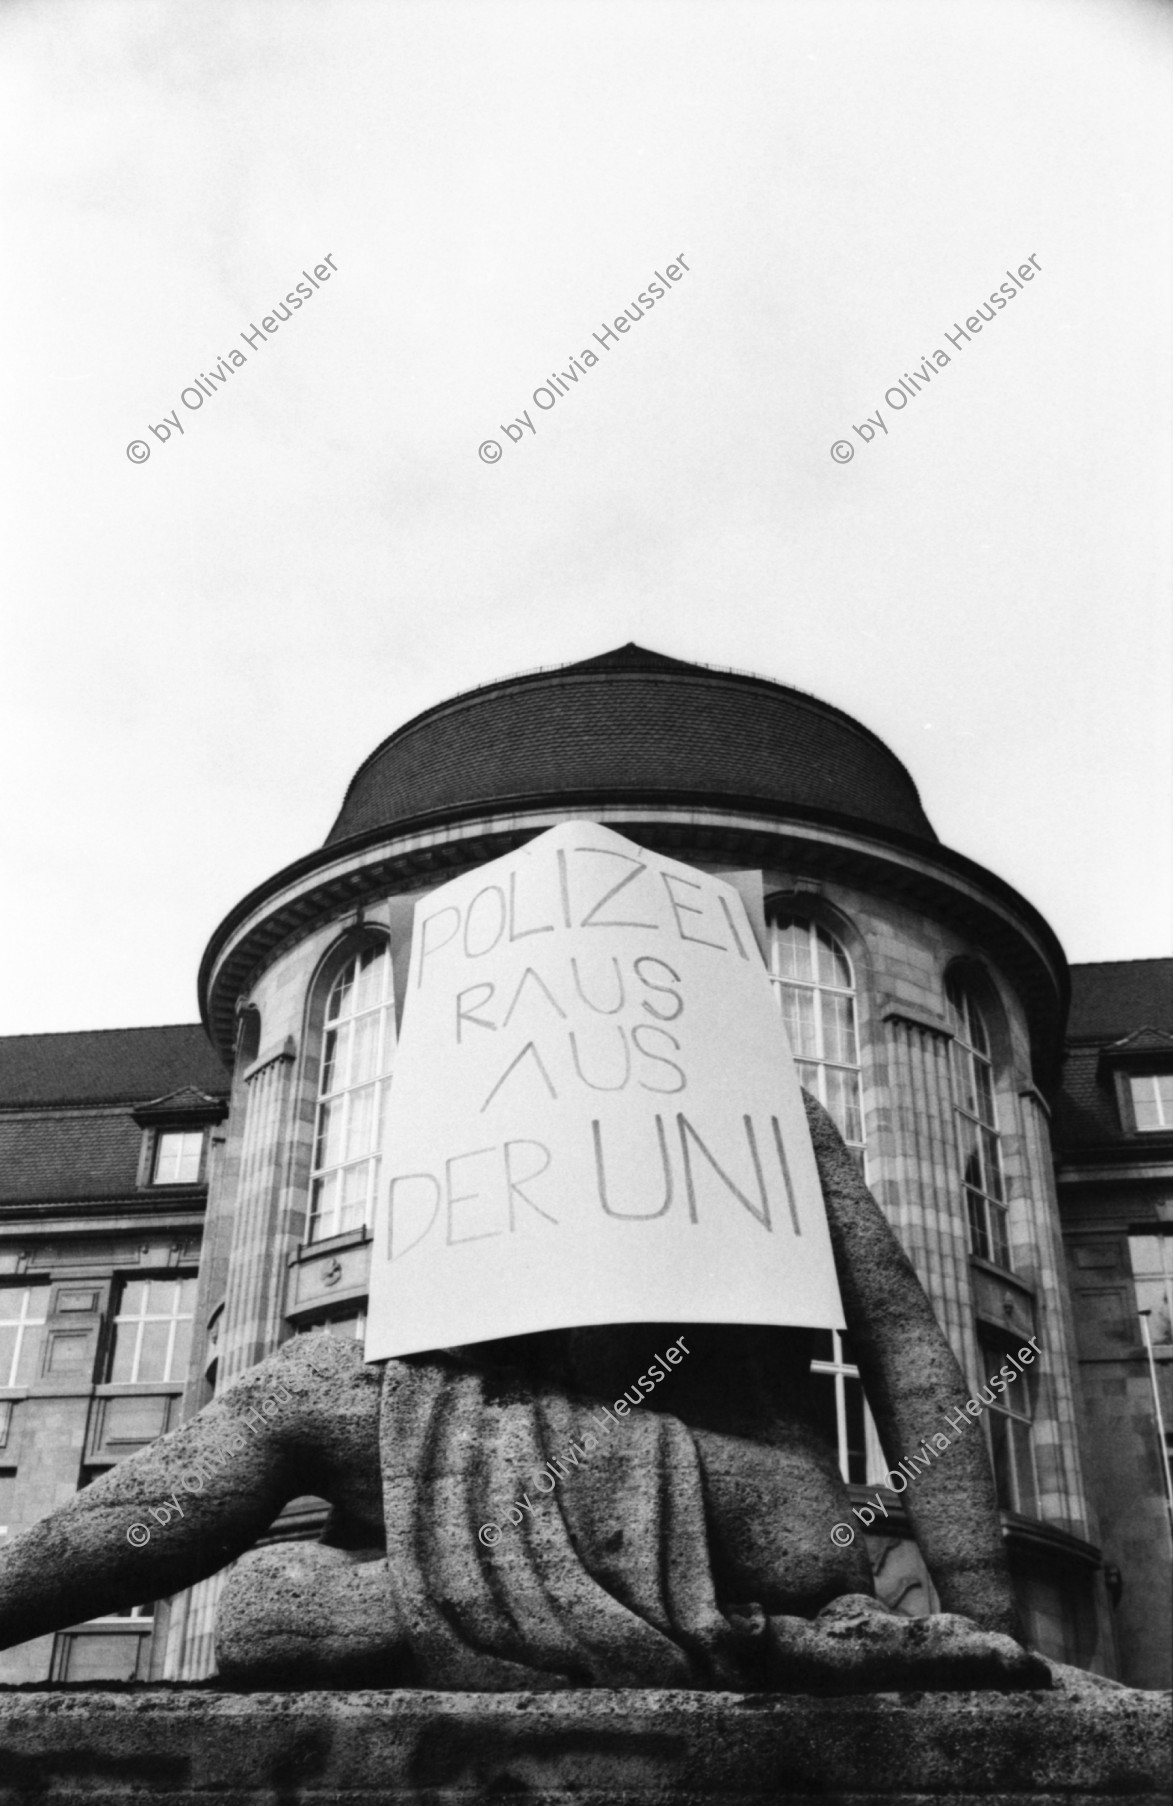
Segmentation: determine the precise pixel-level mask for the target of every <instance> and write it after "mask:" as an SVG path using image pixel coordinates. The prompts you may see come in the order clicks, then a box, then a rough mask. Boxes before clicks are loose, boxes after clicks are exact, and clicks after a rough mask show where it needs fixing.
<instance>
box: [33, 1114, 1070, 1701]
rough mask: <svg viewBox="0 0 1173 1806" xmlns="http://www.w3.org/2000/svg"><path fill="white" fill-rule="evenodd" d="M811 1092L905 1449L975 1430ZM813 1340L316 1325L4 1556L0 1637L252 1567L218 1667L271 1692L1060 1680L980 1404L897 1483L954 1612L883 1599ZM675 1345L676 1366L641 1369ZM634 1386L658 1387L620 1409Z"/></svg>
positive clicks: (849, 1296) (224, 1624)
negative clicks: (356, 1335)
mask: <svg viewBox="0 0 1173 1806" xmlns="http://www.w3.org/2000/svg"><path fill="white" fill-rule="evenodd" d="M806 1105H807V1114H808V1118H809V1121H810V1126H811V1132H812V1137H813V1141H814V1147H815V1153H816V1159H817V1163H818V1170H819V1177H820V1183H821V1185H822V1189H823V1194H824V1198H825V1201H826V1206H827V1212H828V1219H829V1223H830V1229H831V1236H832V1243H833V1247H834V1253H835V1261H836V1267H837V1270H838V1276H839V1284H840V1289H841V1293H842V1297H843V1302H844V1308H845V1312H846V1317H847V1323H848V1327H849V1331H850V1333H851V1336H852V1339H853V1345H854V1349H855V1352H856V1358H857V1360H858V1363H859V1367H860V1371H861V1375H862V1378H863V1382H864V1385H865V1388H866V1390H867V1394H868V1399H869V1402H870V1404H871V1407H872V1410H873V1413H874V1416H875V1418H876V1422H877V1427H878V1429H879V1432H880V1436H881V1439H882V1441H883V1444H884V1448H885V1450H886V1452H887V1455H888V1459H889V1460H890V1461H892V1463H893V1464H894V1465H895V1463H896V1462H898V1461H899V1460H900V1458H901V1457H902V1456H904V1455H907V1454H908V1453H910V1452H912V1451H915V1450H917V1449H918V1448H919V1447H920V1446H921V1444H922V1439H923V1438H925V1437H927V1436H929V1435H931V1434H932V1433H933V1432H934V1431H938V1430H939V1429H940V1426H941V1424H942V1421H943V1420H944V1419H945V1418H946V1415H947V1414H949V1413H952V1414H953V1415H954V1418H955V1419H957V1420H958V1421H961V1422H964V1421H965V1410H964V1407H965V1401H966V1398H967V1396H968V1390H967V1387H966V1384H965V1381H964V1378H963V1376H962V1373H961V1370H960V1368H959V1366H958V1364H957V1362H956V1360H955V1358H954V1356H953V1354H952V1352H951V1351H950V1349H949V1347H948V1344H947V1343H946V1341H945V1338H944V1336H943V1335H942V1333H941V1331H940V1329H939V1327H938V1325H937V1323H936V1320H935V1318H934V1316H933V1313H932V1309H931V1307H930V1305H929V1303H928V1300H927V1298H926V1297H925V1294H924V1292H923V1290H922V1288H921V1286H920V1283H919V1281H918V1280H917V1278H916V1276H915V1274H914V1272H913V1269H912V1267H911V1265H910V1263H909V1261H908V1260H907V1258H906V1256H905V1255H904V1253H903V1252H902V1250H901V1249H900V1247H899V1245H898V1243H897V1241H896V1238H895V1236H894V1235H893V1233H892V1231H891V1229H890V1228H889V1227H888V1224H887V1222H886V1220H885V1218H884V1216H883V1214H882V1213H881V1211H880V1209H879V1206H878V1205H877V1204H876V1202H875V1200H874V1199H873V1198H872V1196H871V1194H870V1192H869V1191H868V1190H867V1188H866V1186H865V1185H864V1183H863V1181H862V1179H861V1178H860V1176H859V1174H858V1172H857V1170H856V1167H855V1165H854V1163H853V1161H852V1159H851V1157H850V1155H849V1154H848V1152H847V1150H846V1148H845V1147H844V1145H843V1143H842V1141H841V1139H840V1137H839V1135H838V1132H837V1131H836V1129H835V1127H834V1125H833V1123H832V1122H831V1120H830V1118H829V1116H828V1115H827V1113H826V1111H825V1110H823V1109H822V1107H821V1106H820V1105H819V1104H817V1103H816V1102H815V1101H814V1100H813V1099H811V1098H809V1097H807V1099H806ZM810 1336H811V1332H809V1331H805V1330H778V1329H764V1328H751V1327H746V1328H731V1327H723V1326H715V1325H708V1326H706V1325H693V1326H691V1327H690V1326H688V1325H683V1324H681V1325H671V1326H665V1325H663V1324H646V1325H630V1324H628V1325H622V1326H618V1327H608V1328H595V1329H582V1330H568V1331H560V1332H550V1333H547V1334H544V1335H536V1336H528V1337H523V1338H517V1339H516V1340H514V1341H512V1342H510V1343H495V1344H479V1345H475V1346H472V1347H469V1348H466V1349H452V1350H446V1351H442V1352H439V1353H436V1354H432V1355H426V1356H423V1355H421V1356H412V1357H408V1358H405V1359H401V1360H393V1361H387V1362H385V1363H382V1364H370V1365H367V1364H364V1362H363V1360H362V1355H361V1351H360V1349H359V1348H358V1347H357V1345H355V1344H350V1343H347V1342H344V1341H342V1340H340V1339H338V1338H335V1337H330V1336H322V1335H317V1336H301V1337H296V1338H294V1339H293V1340H291V1341H290V1342H288V1343H286V1344H285V1345H284V1346H283V1347H282V1348H281V1349H280V1350H279V1351H278V1352H277V1353H276V1354H275V1355H274V1356H272V1357H271V1358H270V1359H269V1360H267V1361H265V1362H263V1363H261V1364H260V1365H259V1366H257V1367H255V1368H253V1369H252V1370H251V1371H250V1372H249V1373H247V1374H245V1375H244V1376H243V1377H242V1378H241V1379H239V1380H238V1381H237V1382H236V1383H235V1384H234V1385H232V1386H231V1387H229V1388H228V1389H227V1390H226V1391H225V1392H224V1394H223V1396H222V1397H220V1398H218V1399H217V1400H215V1401H214V1402H213V1403H212V1404H210V1405H209V1406H208V1407H207V1408H206V1409H205V1410H203V1411H202V1412H201V1413H200V1414H199V1416H198V1417H196V1418H195V1419H193V1420H192V1421H190V1422H188V1423H186V1424H183V1425H182V1426H180V1427H179V1428H178V1429H176V1430H173V1431H172V1432H170V1433H169V1434H168V1435H166V1436H164V1437H162V1438H160V1439H159V1441H157V1442H156V1443H154V1444H152V1445H151V1446H150V1447H149V1448H147V1449H144V1450H143V1451H141V1452H140V1453H139V1454H137V1455H134V1456H132V1457H131V1458H129V1459H128V1460H126V1461H124V1462H123V1463H122V1464H121V1465H120V1466H119V1467H117V1468H115V1469H113V1470H112V1471H111V1472H110V1473H108V1474H106V1475H105V1476H103V1477H102V1478H101V1479H99V1480H97V1481H95V1482H94V1483H93V1484H92V1485H91V1486H89V1487H87V1488H85V1489H84V1490H83V1491H82V1492H80V1493H78V1494H77V1496H76V1497H75V1498H74V1499H72V1500H70V1502H69V1503H68V1504H67V1505H66V1506H64V1507H63V1508H62V1509H60V1510H59V1511H57V1512H55V1513H53V1514H52V1515H51V1516H49V1517H47V1518H46V1519H44V1520H43V1521H42V1522H41V1523H39V1524H38V1525H36V1526H35V1527H34V1528H33V1529H31V1530H30V1531H28V1532H27V1534H26V1535H24V1536H23V1537H21V1538H20V1539H19V1540H18V1541H17V1542H16V1543H15V1544H14V1545H13V1546H12V1547H11V1548H10V1549H9V1550H8V1552H7V1553H6V1554H5V1555H4V1557H3V1558H2V1560H0V1643H2V1644H4V1645H7V1644H11V1643H16V1642H22V1641H25V1640H26V1639H28V1638H31V1637H34V1636H38V1635H40V1634H42V1633H44V1632H47V1631H51V1630H55V1629H59V1628H62V1627H64V1626H65V1625H68V1624H73V1623H77V1622H79V1621H81V1620H84V1619H86V1618H89V1617H93V1616H97V1615H99V1614H101V1613H104V1612H109V1611H112V1610H117V1609H120V1608H124V1607H126V1606H128V1605H131V1604H133V1603H135V1602H137V1601H139V1600H142V1599H148V1598H158V1597H161V1596H163V1595H166V1594H169V1593H173V1592H176V1591H179V1590H180V1589H182V1588H184V1587H188V1586H191V1585H193V1584H194V1583H195V1582H196V1581H198V1580H200V1579H202V1578H204V1577H206V1576H208V1575H210V1574H213V1573H215V1572H217V1571H218V1570H219V1569H221V1568H223V1567H224V1566H225V1565H226V1564H228V1563H230V1562H235V1563H236V1567H235V1568H234V1570H233V1573H232V1575H231V1576H230V1578H229V1581H228V1583H227V1586H226V1588H225V1592H224V1595H223V1597H222V1600H221V1605H220V1611H219V1617H218V1626H217V1651H218V1660H219V1665H220V1671H221V1674H222V1675H223V1676H224V1677H225V1678H226V1679H235V1680H238V1681H242V1682H248V1683H250V1684H256V1685H261V1684H266V1683H270V1682H283V1683H289V1682H293V1683H296V1684H303V1685H307V1686H309V1685H320V1684H327V1685H330V1684H333V1685H340V1684H342V1685H376V1686H380V1685H381V1686H399V1685H406V1686H423V1687H434V1688H463V1689H470V1690H477V1689H482V1690H489V1691H498V1690H508V1689H514V1688H519V1689H520V1688H525V1689H532V1688H559V1687H575V1686H579V1687H581V1686H604V1687H615V1686H627V1687H694V1688H695V1687H701V1688H706V1687H709V1688H713V1687H715V1688H753V1687H774V1688H777V1687H783V1688H785V1689H788V1690H793V1691H812V1690H820V1689H825V1690H828V1691H843V1690H847V1691H850V1690H852V1689H853V1688H855V1689H861V1688H868V1687H876V1686H887V1687H893V1686H904V1687H912V1686H915V1687H919V1688H942V1687H944V1688H951V1687H957V1688H962V1687H974V1686H987V1687H1000V1688H1013V1687H1039V1686H1048V1685H1049V1684H1050V1672H1049V1669H1048V1667H1047V1664H1046V1663H1044V1662H1043V1660H1042V1659H1041V1658H1040V1657H1038V1656H1035V1655H1032V1654H1029V1653H1028V1652H1027V1651H1025V1650H1024V1649H1023V1648H1022V1647H1020V1643H1021V1631H1020V1626H1019V1622H1018V1617H1017V1612H1016V1608H1015V1603H1014V1598H1013V1593H1012V1589H1011V1584H1010V1579H1009V1575H1008V1572H1007V1568H1006V1564H1005V1558H1004V1555H1003V1550H1002V1538H1001V1530H1000V1525H999V1520H998V1513H997V1506H996V1500H995V1497H994V1491H993V1483H992V1479H991V1475H990V1470H989V1464H988V1460H987V1456H986V1451H985V1445H984V1441H983V1434H982V1431H981V1429H980V1428H979V1426H978V1425H977V1424H976V1422H974V1421H973V1420H972V1418H971V1419H970V1420H969V1427H968V1429H966V1430H961V1431H959V1432H958V1434H957V1435H956V1437H955V1438H953V1439H951V1442H950V1446H949V1448H948V1451H947V1453H946V1454H945V1455H943V1456H942V1458H941V1459H940V1460H938V1461H936V1462H933V1463H930V1464H926V1466H925V1467H924V1470H923V1471H920V1472H918V1475H917V1478H916V1480H915V1481H910V1482H909V1485H908V1489H907V1492H906V1494H905V1502H906V1506H907V1510H908V1515H909V1518H910V1521H911V1524H912V1526H913V1529H914V1532H915V1534H916V1537H917V1541H918V1543H919V1545H920V1548H921V1551H922V1554H923V1556H924V1558H925V1561H926V1562H927V1565H928V1568H929V1571H930V1573H931V1575H932V1578H933V1581H934V1584H935V1586H936V1588H937V1592H938V1594H939V1597H940V1600H941V1604H942V1608H943V1610H942V1613H941V1614H939V1615H936V1616H934V1617H931V1618H927V1619H926V1618H920V1619H912V1618H908V1619H906V1618H901V1617H896V1616H892V1615H889V1614H888V1613H887V1612H886V1611H885V1609H884V1608H883V1607H882V1606H880V1605H879V1604H878V1602H877V1601H876V1600H875V1599H874V1597H873V1596H872V1594H873V1589H872V1578H871V1571H870V1568H869V1564H868V1560H867V1555H866V1550H865V1547H864V1544H863V1541H862V1537H857V1538H856V1539H855V1540H854V1541H847V1540H846V1537H845V1536H844V1533H843V1531H842V1530H841V1529H840V1530H839V1531H838V1533H837V1538H833V1537H832V1530H833V1529H835V1527H836V1526H842V1525H845V1524H846V1525H850V1524H851V1523H852V1517H851V1510H850V1500H849V1498H848V1495H847V1491H846V1488H845V1486H844V1484H843V1482H842V1480H841V1478H840V1475H839V1471H838V1467H837V1462H836V1457H835V1452H834V1451H833V1450H832V1449H831V1448H830V1447H829V1446H828V1444H827V1443H826V1441H825V1439H824V1438H823V1437H822V1436H821V1435H820V1433H819V1431H818V1429H817V1427H816V1426H815V1424H814V1422H813V1419H812V1417H811V1414H810V1410H809V1399H808V1392H809V1378H808V1376H809V1367H810V1346H811V1342H810ZM672 1342H676V1343H677V1345H678V1346H679V1348H680V1350H681V1354H680V1356H679V1358H678V1359H677V1361H676V1362H675V1363H669V1361H668V1360H667V1359H666V1358H665V1357H664V1356H663V1355H662V1354H661V1353H660V1351H663V1350H664V1349H665V1346H666V1344H668V1343H672ZM685 1357H686V1358H685ZM657 1358H659V1363H660V1368H661V1374H662V1383H661V1381H660V1380H656V1381H654V1382H653V1383H651V1384H649V1385H648V1386H646V1387H643V1388H635V1386H634V1382H635V1379H636V1376H637V1375H642V1376H644V1377H645V1378H646V1377H647V1373H648V1371H649V1365H650V1363H652V1362H653V1361H656V1360H657ZM632 1390H634V1391H635V1392H636V1396H638V1397H640V1398H642V1400H643V1402H642V1403H641V1404H640V1405H639V1406H638V1407H635V1406H634V1405H633V1407H632V1408H631V1409H630V1410H629V1411H628V1412H627V1413H626V1414H625V1415H623V1416H622V1417H619V1416H616V1415H615V1413H614V1409H613V1407H614V1404H615V1402H616V1401H619V1400H622V1398H623V1395H624V1393H625V1391H628V1393H629V1402H630V1392H631V1391H632ZM604 1407H611V1412H610V1416H611V1426H610V1428H606V1427H605V1412H604ZM571 1451H573V1453H571ZM539 1475H541V1476H545V1477H547V1478H551V1477H552V1483H551V1484H550V1485H548V1486H547V1485H544V1484H539V1482H538V1479H537V1476H539ZM304 1494H317V1495H320V1496H321V1497H323V1498H325V1499H326V1500H328V1501H329V1503H330V1505H331V1507H332V1515H331V1518H330V1522H329V1526H328V1529H327V1532H326V1534H325V1536H324V1537H323V1539H322V1541H321V1542H319V1543H316V1544H305V1543H302V1544H293V1545H289V1544H275V1545H270V1546H268V1547H266V1548H262V1549H260V1550H255V1551H253V1552H252V1553H249V1551H250V1548H251V1545H252V1544H253V1543H254V1542H255V1541H256V1539H257V1538H258V1537H260V1536H261V1535H263V1533H264V1532H265V1530H266V1529H267V1527H268V1526H269V1524H270V1523H271V1522H272V1521H273V1519H274V1517H275V1516H276V1515H277V1513H278V1512H279V1511H280V1509H281V1507H282V1506H283V1505H284V1504H285V1503H286V1502H287V1501H288V1500H290V1499H292V1498H294V1497H298V1496H300V1495H304ZM522 1499H524V1500H525V1501H526V1502H525V1503H521V1502H520V1501H521V1500H522ZM144 1531H149V1532H150V1534H149V1539H148V1538H147V1537H146V1536H145V1535H144ZM838 1539H842V1541H840V1540H838ZM136 1544H137V1545H139V1546H136Z"/></svg>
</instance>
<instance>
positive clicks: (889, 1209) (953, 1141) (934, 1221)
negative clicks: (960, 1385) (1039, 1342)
mask: <svg viewBox="0 0 1173 1806" xmlns="http://www.w3.org/2000/svg"><path fill="white" fill-rule="evenodd" d="M885 1024H886V1028H887V1037H888V1066H889V1074H890V1096H891V1124H892V1128H891V1143H892V1146H891V1152H890V1154H889V1155H888V1157H887V1159H886V1160H885V1161H884V1166H885V1169H886V1171H885V1177H884V1181H883V1183H882V1185H881V1202H882V1203H883V1206H884V1212H885V1215H886V1216H887V1218H888V1221H889V1222H890V1223H891V1225H892V1227H893V1229H894V1230H895V1231H896V1234H897V1236H898V1237H899V1239H900V1243H901V1245H902V1247H903V1248H904V1251H905V1253H906V1254H907V1255H908V1257H909V1259H910V1260H911V1262H912V1264H913V1266H914V1267H915V1268H916V1271H917V1276H918V1278H919V1279H920V1282H921V1284H922V1285H923V1286H924V1288H925V1291H926V1292H927V1293H928V1295H929V1298H930V1300H931V1302H932V1306H933V1309H934V1311H935V1312H936V1314H937V1321H938V1322H939V1323H940V1325H941V1328H942V1329H943V1330H944V1332H945V1335H946V1336H947V1337H948V1340H949V1344H950V1346H951V1348H952V1349H953V1352H954V1354H955V1355H956V1356H957V1358H958V1360H959V1361H960V1362H961V1365H962V1367H963V1368H964V1369H965V1371H966V1372H967V1373H970V1372H972V1371H973V1370H974V1368H975V1367H976V1365H977V1349H976V1344H975V1340H974V1330H973V1301H972V1298H971V1296H970V1283H969V1249H968V1244H967V1238H966V1223H965V1209H964V1204H963V1200H962V1197H961V1184H960V1178H959V1174H958V1165H957V1129H956V1124H955V1121H954V1111H953V1083H952V1074H951V1072H950V1066H949V1057H950V1052H949V1050H950V1042H951V1039H952V1037H951V1035H950V1033H949V1031H948V1029H946V1028H945V1027H944V1026H941V1027H937V1026H936V1025H934V1024H932V1023H930V1022H928V1021H924V1020H921V1019H919V1018H916V1017H913V1016H912V1015H905V1014H904V1013H903V1012H899V1011H889V1012H888V1014H887V1016H886V1018H885Z"/></svg>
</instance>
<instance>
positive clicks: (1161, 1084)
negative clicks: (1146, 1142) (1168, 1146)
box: [1128, 1072, 1173, 1135]
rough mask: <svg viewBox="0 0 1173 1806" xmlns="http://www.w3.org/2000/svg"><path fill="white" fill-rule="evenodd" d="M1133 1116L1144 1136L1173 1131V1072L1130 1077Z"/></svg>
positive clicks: (1137, 1074) (1144, 1073)
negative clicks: (1165, 1130)
mask: <svg viewBox="0 0 1173 1806" xmlns="http://www.w3.org/2000/svg"><path fill="white" fill-rule="evenodd" d="M1128 1090H1129V1094H1130V1096H1131V1098H1132V1115H1133V1120H1134V1121H1135V1123H1136V1126H1137V1128H1138V1129H1139V1130H1140V1131H1141V1133H1142V1134H1145V1135H1152V1134H1155V1133H1159V1132H1160V1131H1161V1130H1162V1129H1173V1072H1136V1073H1130V1074H1129V1077H1128Z"/></svg>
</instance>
